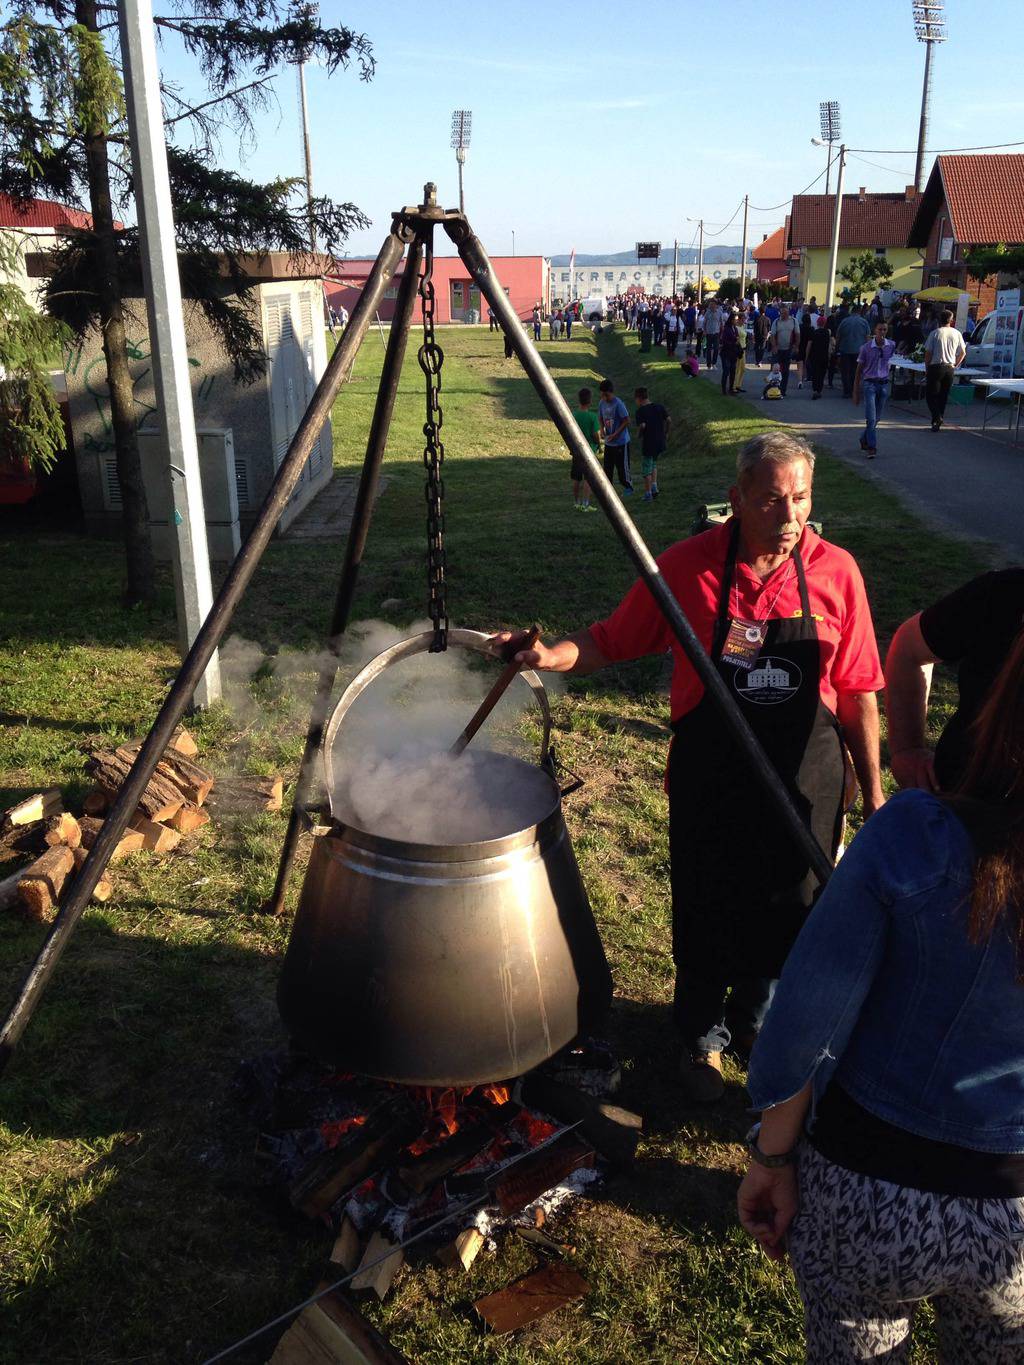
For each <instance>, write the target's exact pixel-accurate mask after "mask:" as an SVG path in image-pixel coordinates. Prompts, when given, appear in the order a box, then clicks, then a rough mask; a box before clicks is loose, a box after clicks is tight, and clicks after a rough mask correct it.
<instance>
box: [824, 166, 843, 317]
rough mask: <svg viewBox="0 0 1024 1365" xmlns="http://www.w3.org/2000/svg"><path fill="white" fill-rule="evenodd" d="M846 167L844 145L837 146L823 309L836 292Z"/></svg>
mask: <svg viewBox="0 0 1024 1365" xmlns="http://www.w3.org/2000/svg"><path fill="white" fill-rule="evenodd" d="M845 167H846V143H845V142H840V144H839V167H838V170H837V171H836V207H835V212H834V214H833V215H832V251H831V253H830V255H829V258H828V289H827V290H826V291H825V309H826V311H827V310H828V309H829V308H831V307H832V303H833V296H834V294H835V292H836V266H837V264H838V262H839V225H840V222H841V220H842V216H843V171H844V169H845Z"/></svg>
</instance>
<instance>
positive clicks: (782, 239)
mask: <svg viewBox="0 0 1024 1365" xmlns="http://www.w3.org/2000/svg"><path fill="white" fill-rule="evenodd" d="M788 232H789V215H788V214H787V215H786V221H785V222H784V223H783V225H782V227H780V228H776V229H775V231H774V232H771V233H766V234H765V236H764V238H763V240H762V242H761V245H760V246H755V247H754V249H753V251H752V252H751V253H750V254H751V255H752V256H753V258H754V260H755V261H756V262H757V275H756V276H755V278H756V279H757V280H763V281H764V282H765V283H771V284H789V267H790V258H791V257H792V258H793V263H794V264H795V263H797V262H798V261H799V256H798V255H797V254H795V253H794V252H791V251H789V250H788V249H787V247H786V237H787V234H788Z"/></svg>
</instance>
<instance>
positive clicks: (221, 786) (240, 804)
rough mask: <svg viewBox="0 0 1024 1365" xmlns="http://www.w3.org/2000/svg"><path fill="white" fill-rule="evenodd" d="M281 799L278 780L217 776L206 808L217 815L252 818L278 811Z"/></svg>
mask: <svg viewBox="0 0 1024 1365" xmlns="http://www.w3.org/2000/svg"><path fill="white" fill-rule="evenodd" d="M283 800H284V782H283V780H282V779H281V778H280V777H218V779H217V785H216V786H215V787H214V789H213V791H212V792H211V793H210V798H209V801H208V803H207V804H208V805H209V806H211V807H212V808H213V810H214V813H215V814H217V815H224V816H229V815H235V816H237V815H255V814H256V813H257V812H258V811H264V810H267V811H278V810H280V809H281V805H282V802H283Z"/></svg>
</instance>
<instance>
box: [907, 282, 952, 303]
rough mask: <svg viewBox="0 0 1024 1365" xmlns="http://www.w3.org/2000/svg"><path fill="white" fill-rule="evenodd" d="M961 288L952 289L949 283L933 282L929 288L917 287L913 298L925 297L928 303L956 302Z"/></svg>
mask: <svg viewBox="0 0 1024 1365" xmlns="http://www.w3.org/2000/svg"><path fill="white" fill-rule="evenodd" d="M963 292H964V291H963V290H962V289H954V288H953V286H952V285H950V284H933V285H932V287H931V289H919V290H918V291H917V293H916V294H915V295H914V298H915V299H925V300H926V301H927V302H930V303H957V302H958V301H959V299H960V295H961V294H962V293H963Z"/></svg>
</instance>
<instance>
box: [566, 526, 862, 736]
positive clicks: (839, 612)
mask: <svg viewBox="0 0 1024 1365" xmlns="http://www.w3.org/2000/svg"><path fill="white" fill-rule="evenodd" d="M731 528H732V521H731V519H730V520H729V521H727V522H725V523H724V524H723V525H721V526H713V527H712V528H711V530H710V531H705V532H704V533H703V534H702V535H699V536H692V537H691V538H690V539H689V540H680V541H679V542H678V543H677V544H675V545H672V546H670V548H669V549H667V550H666V551H665V553H664V554H663V555H661V556H660V557H659V559H658V566H659V568H660V569H661V572H662V574H663V576H664V578H665V581H666V583H667V584H668V586H669V587H670V588H671V589H672V592H673V593H674V595H675V597H676V599H677V601H678V602H679V605H680V606H681V607H682V609H683V611H684V612H685V613H686V616H687V618H688V619H689V622H690V624H691V625H692V626H693V628H694V630H695V631H696V633H697V637H698V639H699V640H700V642H701V644H702V645H703V646H704V648H705V649H707V650H710V649H711V637H712V634H713V631H714V625H715V615H716V613H717V610H718V593H719V589H720V587H721V583H722V575H723V573H724V572H725V560H726V555H727V553H728V549H729V536H730V533H731ZM800 553H801V555H802V557H803V562H804V572H805V574H806V577H807V594H808V597H809V599H810V604H811V613H812V615H813V616H814V624H815V626H816V627H817V631H818V639H819V640H820V641H821V644H822V648H821V651H820V658H821V673H820V676H819V679H818V687H819V689H820V693H821V700H822V701H823V702H824V703H825V705H826V706H827V707H828V708H829V710H830V711H832V712H835V710H836V698H837V695H838V693H840V692H877V691H878V690H879V688H881V687H882V686H883V684H884V682H885V678H884V675H883V673H882V666H881V663H880V661H879V658H878V646H877V645H876V643H875V628H874V626H873V624H872V621H871V610H870V608H869V607H868V600H867V594H866V593H865V591H864V580H863V579H862V578H861V574H860V570H859V569H858V568H857V565H856V562H855V561H854V558H853V556H852V555H850V554H848V553H847V552H846V550H841V549H840V548H839V546H838V545H830V544H829V542H828V541H827V540H822V538H821V537H820V536H819V535H818V534H817V533H816V532H815V531H813V530H812V529H811V527H810V526H805V527H804V533H803V536H802V537H801V539H800ZM729 615H730V616H738V617H741V618H742V619H743V620H746V621H755V620H756V621H760V620H764V619H775V618H776V617H799V616H800V615H801V608H800V587H799V584H798V582H797V577H796V565H795V564H793V563H792V561H791V560H788V559H787V560H786V562H785V563H784V564H782V565H781V566H780V567H779V568H778V569H776V570H775V572H774V573H773V574H772V575H771V576H770V577H769V578H767V579H765V580H764V582H762V581H761V579H760V578H758V576H757V575H756V574H755V573H754V572H753V570H752V569H750V567H749V566H748V565H746V564H739V563H738V564H737V565H736V571H735V573H734V575H733V588H732V590H731V591H730V602H729ZM590 633H591V635H592V636H593V638H594V643H595V644H596V645H597V647H598V649H599V650H600V651H601V653H602V654H603V655H604V656H605V658H606V659H608V660H610V661H611V662H613V663H624V662H625V661H626V660H627V659H639V658H640V657H641V656H642V655H644V654H663V653H664V652H665V650H667V649H671V650H672V659H673V664H674V667H673V670H672V719H673V720H678V719H679V718H680V716H685V715H686V713H687V711H691V710H692V709H693V708H694V707H695V706H696V705H697V703H698V702H699V701H700V699H701V697H702V696H703V694H704V687H703V684H702V683H701V682H700V681H699V679H698V678H697V675H696V673H695V672H694V671H693V668H692V666H691V664H690V661H689V660H688V659H687V657H686V655H685V654H684V653H683V649H682V646H681V645H680V644H679V642H678V641H677V640H676V638H675V636H674V635H673V634H672V631H671V630H670V629H669V625H668V622H667V621H666V620H665V618H664V617H663V616H662V614H661V612H660V611H659V610H658V608H657V607H656V606H655V604H654V598H653V597H652V596H651V594H650V593H649V592H648V590H647V588H646V587H645V585H644V584H643V583H642V582H641V581H640V580H637V582H636V583H634V584H633V586H632V587H631V588H630V590H629V592H628V593H627V594H626V596H625V597H624V598H623V599H622V601H621V602H620V603H619V605H618V606H617V607H616V608H615V610H614V611H613V612H612V614H611V616H609V617H607V618H606V619H605V620H604V621H598V622H597V624H596V625H593V626H591V627H590Z"/></svg>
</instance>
